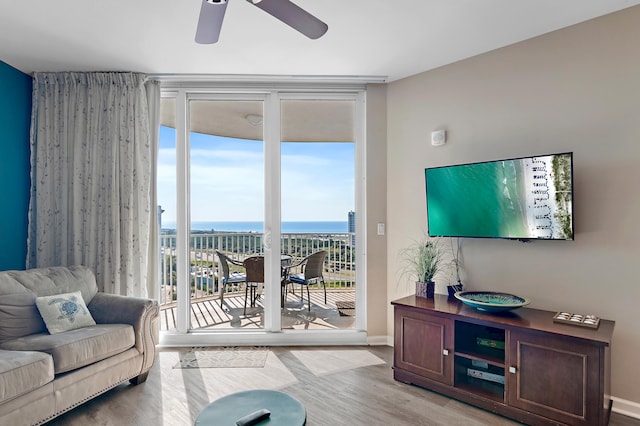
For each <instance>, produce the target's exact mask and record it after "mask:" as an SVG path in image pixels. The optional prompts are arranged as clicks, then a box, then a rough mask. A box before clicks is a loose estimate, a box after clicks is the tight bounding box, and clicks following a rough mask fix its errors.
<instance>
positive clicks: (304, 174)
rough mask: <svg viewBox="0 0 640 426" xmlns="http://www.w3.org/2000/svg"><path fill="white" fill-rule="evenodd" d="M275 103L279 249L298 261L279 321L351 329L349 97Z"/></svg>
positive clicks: (352, 223) (352, 267) (351, 143)
mask: <svg viewBox="0 0 640 426" xmlns="http://www.w3.org/2000/svg"><path fill="white" fill-rule="evenodd" d="M280 105H281V108H280V110H281V123H282V125H281V137H280V152H281V173H280V175H281V182H282V184H281V200H282V208H281V211H282V222H281V230H282V249H283V252H286V253H287V254H289V255H291V257H292V264H294V265H295V264H298V263H302V264H301V265H300V267H293V268H291V269H290V271H289V274H290V275H291V276H290V279H289V283H290V285H288V286H287V287H286V288H285V289H284V291H286V294H285V297H284V298H283V300H284V306H283V310H282V311H283V315H282V328H283V329H285V330H286V329H294V330H339V329H353V328H354V327H355V318H356V306H355V302H356V294H355V289H356V268H355V259H356V257H355V254H356V246H355V244H356V238H355V199H356V196H355V165H356V161H355V153H356V150H355V146H356V144H355V124H354V116H355V101H354V100H353V99H342V98H329V99H327V98H325V99H323V98H317V97H314V96H309V95H306V96H304V95H299V96H289V98H288V99H282V100H281V104H280ZM316 258H318V259H321V265H320V266H319V267H315V270H312V267H313V263H314V259H316ZM306 263H309V265H307V264H306ZM305 268H306V269H305Z"/></svg>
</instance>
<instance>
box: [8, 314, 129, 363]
mask: <svg viewBox="0 0 640 426" xmlns="http://www.w3.org/2000/svg"><path fill="white" fill-rule="evenodd" d="M134 344H135V337H134V333H133V327H132V326H131V325H129V324H98V325H94V326H91V327H84V328H78V329H76V330H71V331H65V332H62V333H58V334H53V335H52V334H48V333H40V334H33V335H30V336H25V337H19V338H17V339H13V340H9V341H6V342H3V343H1V344H0V349H7V350H14V351H42V352H47V353H49V354H51V356H52V357H53V365H54V371H55V374H59V373H64V372H66V371H71V370H75V369H77V368H80V367H84V366H85V365H89V364H92V363H94V362H97V361H101V360H103V359H106V358H109V357H110V356H113V355H116V354H119V353H121V352H124V351H126V350H127V349H129V348H131V347H133V345H134Z"/></svg>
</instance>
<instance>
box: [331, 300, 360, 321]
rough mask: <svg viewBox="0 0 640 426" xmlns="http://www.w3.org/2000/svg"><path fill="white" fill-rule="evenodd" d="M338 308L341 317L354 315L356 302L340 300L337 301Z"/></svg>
mask: <svg viewBox="0 0 640 426" xmlns="http://www.w3.org/2000/svg"><path fill="white" fill-rule="evenodd" d="M336 308H338V313H339V314H340V316H341V317H352V316H354V315H355V314H356V302H353V301H340V300H338V301H337V302H336Z"/></svg>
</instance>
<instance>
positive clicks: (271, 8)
mask: <svg viewBox="0 0 640 426" xmlns="http://www.w3.org/2000/svg"><path fill="white" fill-rule="evenodd" d="M247 1H248V2H249V3H251V4H253V5H254V6H256V7H258V8H260V9H262V10H264V11H265V12H267V13H268V14H269V15H271V16H273V17H274V18H276V19H279V20H280V21H282V22H284V23H285V24H287V25H288V26H290V27H291V28H293V29H294V30H296V31H298V32H300V33H302V34H304V35H306V36H307V37H309V38H310V39H314V40H315V39H317V38H320V37H322V36H323V35H324V33H326V32H327V30H328V29H329V26H328V25H327V24H325V23H324V22H322V21H321V20H319V19H318V18H316V17H315V16H313V15H312V14H310V13H309V12H307V11H306V10H304V9H303V8H301V7H300V6H298V5H296V4H295V3H292V2H291V1H290V0H247Z"/></svg>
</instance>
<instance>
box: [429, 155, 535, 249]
mask: <svg viewBox="0 0 640 426" xmlns="http://www.w3.org/2000/svg"><path fill="white" fill-rule="evenodd" d="M426 180H427V194H428V197H429V200H428V206H427V208H428V212H427V214H428V221H429V234H430V235H439V236H463V237H516V238H518V237H527V235H528V233H527V232H528V231H527V218H526V210H525V208H524V207H525V201H526V199H525V194H524V180H523V169H522V166H521V164H520V162H518V161H512V160H509V161H499V162H489V163H480V164H467V165H461V166H455V167H441V168H435V169H428V170H427V172H426Z"/></svg>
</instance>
